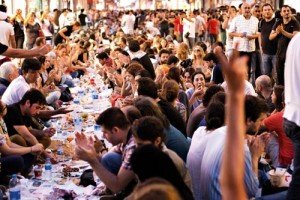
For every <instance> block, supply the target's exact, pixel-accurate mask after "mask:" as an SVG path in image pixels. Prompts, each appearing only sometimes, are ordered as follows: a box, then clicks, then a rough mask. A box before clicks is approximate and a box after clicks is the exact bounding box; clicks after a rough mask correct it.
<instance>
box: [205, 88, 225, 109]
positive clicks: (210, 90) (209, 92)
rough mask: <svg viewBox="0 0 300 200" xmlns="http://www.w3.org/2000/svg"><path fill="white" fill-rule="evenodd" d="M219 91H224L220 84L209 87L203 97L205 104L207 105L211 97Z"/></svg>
mask: <svg viewBox="0 0 300 200" xmlns="http://www.w3.org/2000/svg"><path fill="white" fill-rule="evenodd" d="M218 92H224V88H223V87H221V86H219V85H212V86H210V87H208V88H207V90H206V91H205V93H204V95H203V98H202V103H203V106H204V107H207V106H208V104H209V102H210V100H211V98H212V97H213V96H214V95H215V94H216V93H218Z"/></svg>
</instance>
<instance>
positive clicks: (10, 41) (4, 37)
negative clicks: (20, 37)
mask: <svg viewBox="0 0 300 200" xmlns="http://www.w3.org/2000/svg"><path fill="white" fill-rule="evenodd" d="M7 17H8V15H7V14H6V7H5V6H3V5H1V7H0V27H1V28H0V42H1V43H2V44H5V45H8V46H11V47H13V48H16V41H15V32H14V28H13V26H12V25H11V24H10V23H8V22H6V21H5V20H6V19H7ZM9 60H10V59H9V58H8V57H5V56H3V55H0V65H1V64H2V63H4V62H6V61H9Z"/></svg>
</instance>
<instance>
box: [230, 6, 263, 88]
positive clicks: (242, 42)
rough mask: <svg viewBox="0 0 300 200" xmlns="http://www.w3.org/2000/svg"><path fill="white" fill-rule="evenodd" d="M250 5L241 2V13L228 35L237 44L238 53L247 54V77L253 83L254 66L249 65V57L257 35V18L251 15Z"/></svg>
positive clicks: (253, 48) (253, 49)
mask: <svg viewBox="0 0 300 200" xmlns="http://www.w3.org/2000/svg"><path fill="white" fill-rule="evenodd" d="M250 9H251V7H250V5H249V4H248V3H243V5H242V13H243V14H242V15H239V16H237V17H236V19H235V20H234V21H233V23H232V26H230V29H229V36H230V37H233V45H234V46H236V44H237V43H238V44H239V45H238V46H237V51H239V53H240V55H241V56H243V55H246V56H248V58H249V60H248V79H250V78H251V82H252V83H255V74H254V72H255V66H251V57H252V54H253V52H254V51H255V39H256V38H257V37H258V34H257V31H258V19H257V18H256V17H253V16H251V12H250Z"/></svg>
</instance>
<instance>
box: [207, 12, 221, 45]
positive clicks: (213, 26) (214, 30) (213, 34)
mask: <svg viewBox="0 0 300 200" xmlns="http://www.w3.org/2000/svg"><path fill="white" fill-rule="evenodd" d="M219 24H220V22H219V21H218V20H217V19H216V15H215V14H213V15H212V18H211V19H210V20H209V21H208V22H207V26H208V34H209V39H210V45H213V43H215V42H216V41H217V38H218V34H219Z"/></svg>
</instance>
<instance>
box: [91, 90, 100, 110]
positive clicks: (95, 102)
mask: <svg viewBox="0 0 300 200" xmlns="http://www.w3.org/2000/svg"><path fill="white" fill-rule="evenodd" d="M92 97H93V110H94V111H96V110H98V108H99V107H98V104H99V96H98V94H97V93H96V92H94V93H93V94H92Z"/></svg>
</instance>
